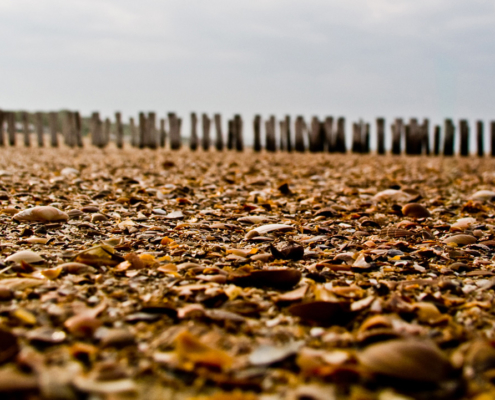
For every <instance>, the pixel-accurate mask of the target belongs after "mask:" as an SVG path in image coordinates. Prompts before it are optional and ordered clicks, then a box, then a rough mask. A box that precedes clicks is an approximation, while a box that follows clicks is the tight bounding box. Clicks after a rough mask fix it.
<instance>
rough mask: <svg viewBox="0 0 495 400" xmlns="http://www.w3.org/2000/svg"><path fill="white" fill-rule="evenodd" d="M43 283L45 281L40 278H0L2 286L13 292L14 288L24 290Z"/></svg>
mask: <svg viewBox="0 0 495 400" xmlns="http://www.w3.org/2000/svg"><path fill="white" fill-rule="evenodd" d="M44 283H45V281H43V280H41V279H31V278H7V279H1V280H0V284H1V285H2V286H3V287H4V288H7V289H10V290H12V291H14V292H15V291H16V290H24V289H28V288H33V287H37V286H41V285H43V284H44Z"/></svg>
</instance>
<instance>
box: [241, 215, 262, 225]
mask: <svg viewBox="0 0 495 400" xmlns="http://www.w3.org/2000/svg"><path fill="white" fill-rule="evenodd" d="M267 220H268V218H266V217H261V216H257V215H253V216H250V217H241V218H237V221H239V222H244V223H246V224H253V225H254V224H260V223H262V222H265V221H267Z"/></svg>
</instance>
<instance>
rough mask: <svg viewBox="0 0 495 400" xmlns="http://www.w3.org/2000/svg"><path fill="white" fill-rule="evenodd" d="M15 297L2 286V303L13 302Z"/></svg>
mask: <svg viewBox="0 0 495 400" xmlns="http://www.w3.org/2000/svg"><path fill="white" fill-rule="evenodd" d="M0 282H1V281H0ZM13 297H14V293H12V290H10V289H9V288H7V287H5V286H3V285H2V286H0V301H9V300H12V298H13Z"/></svg>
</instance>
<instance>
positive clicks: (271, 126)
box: [265, 115, 277, 153]
mask: <svg viewBox="0 0 495 400" xmlns="http://www.w3.org/2000/svg"><path fill="white" fill-rule="evenodd" d="M265 134H266V137H265V140H266V145H265V148H266V151H269V152H272V153H274V152H276V151H277V141H276V138H275V116H273V115H271V116H270V118H269V119H268V120H267V121H266V122H265Z"/></svg>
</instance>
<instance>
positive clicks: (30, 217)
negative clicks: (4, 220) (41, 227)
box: [13, 206, 69, 222]
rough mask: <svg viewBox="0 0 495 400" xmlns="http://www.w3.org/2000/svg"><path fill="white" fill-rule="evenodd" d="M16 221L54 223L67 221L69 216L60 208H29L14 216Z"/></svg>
mask: <svg viewBox="0 0 495 400" xmlns="http://www.w3.org/2000/svg"><path fill="white" fill-rule="evenodd" d="M13 219H14V220H16V221H21V222H22V221H29V222H32V221H39V222H54V221H67V220H68V219H69V216H68V215H67V214H66V213H64V212H63V211H60V210H59V209H58V208H55V207H52V206H39V207H34V208H28V209H27V210H24V211H21V212H19V213H17V214H16V215H14V216H13Z"/></svg>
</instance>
